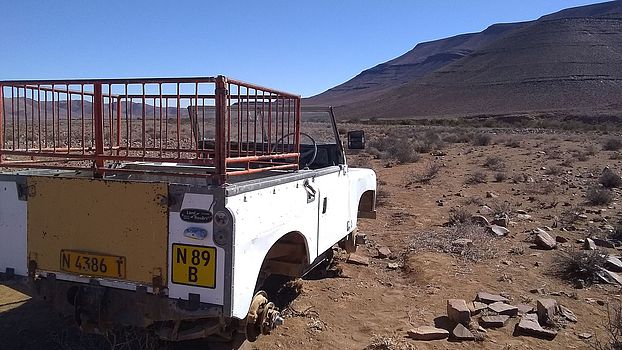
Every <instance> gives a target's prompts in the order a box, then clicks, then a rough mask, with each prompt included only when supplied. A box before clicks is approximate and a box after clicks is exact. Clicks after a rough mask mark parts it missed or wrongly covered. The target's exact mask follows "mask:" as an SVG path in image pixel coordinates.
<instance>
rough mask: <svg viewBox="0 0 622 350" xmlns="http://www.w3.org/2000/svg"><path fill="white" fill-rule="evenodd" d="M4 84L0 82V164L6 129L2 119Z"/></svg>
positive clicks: (0, 162)
mask: <svg viewBox="0 0 622 350" xmlns="http://www.w3.org/2000/svg"><path fill="white" fill-rule="evenodd" d="M4 115H5V112H4V86H3V85H2V84H0V164H2V158H3V157H2V150H3V149H4V133H5V131H6V120H5V119H4Z"/></svg>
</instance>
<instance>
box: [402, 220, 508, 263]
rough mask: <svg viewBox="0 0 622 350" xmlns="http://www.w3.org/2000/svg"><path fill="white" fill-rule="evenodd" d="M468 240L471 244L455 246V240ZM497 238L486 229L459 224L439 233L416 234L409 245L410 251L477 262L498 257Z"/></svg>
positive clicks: (474, 225)
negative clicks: (448, 255)
mask: <svg viewBox="0 0 622 350" xmlns="http://www.w3.org/2000/svg"><path fill="white" fill-rule="evenodd" d="M459 238H465V239H470V240H471V241H472V244H467V245H457V244H454V243H453V242H454V241H455V240H456V239H459ZM497 240H498V238H497V237H494V236H493V235H491V234H490V233H489V232H488V231H487V229H486V228H484V227H482V226H479V225H476V224H472V223H467V224H460V225H455V226H451V227H447V228H444V229H442V230H439V231H425V232H418V233H417V234H416V236H415V238H414V239H413V240H412V241H411V244H410V245H409V248H410V251H411V252H413V253H417V252H424V251H427V252H437V253H446V254H451V255H454V256H458V257H460V258H461V259H463V260H465V261H470V262H478V261H481V260H486V259H492V258H495V257H497V256H498V247H497V245H498V243H497Z"/></svg>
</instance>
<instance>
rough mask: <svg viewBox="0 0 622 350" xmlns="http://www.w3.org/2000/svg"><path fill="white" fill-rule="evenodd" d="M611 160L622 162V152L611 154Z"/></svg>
mask: <svg viewBox="0 0 622 350" xmlns="http://www.w3.org/2000/svg"><path fill="white" fill-rule="evenodd" d="M609 159H611V160H622V152H615V153H611V156H609Z"/></svg>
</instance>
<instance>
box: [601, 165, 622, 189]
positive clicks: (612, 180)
mask: <svg viewBox="0 0 622 350" xmlns="http://www.w3.org/2000/svg"><path fill="white" fill-rule="evenodd" d="M598 182H600V184H601V185H603V187H605V188H619V187H622V178H621V177H620V175H618V174H616V173H615V172H614V171H613V170H611V169H609V168H606V169H605V170H603V173H602V174H601V175H600V178H599V179H598Z"/></svg>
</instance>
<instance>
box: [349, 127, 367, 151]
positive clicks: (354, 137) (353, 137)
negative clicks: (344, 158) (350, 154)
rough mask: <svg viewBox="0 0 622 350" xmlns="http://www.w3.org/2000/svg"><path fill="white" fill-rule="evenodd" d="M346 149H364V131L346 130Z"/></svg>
mask: <svg viewBox="0 0 622 350" xmlns="http://www.w3.org/2000/svg"><path fill="white" fill-rule="evenodd" d="M348 149H365V131H363V130H354V131H348Z"/></svg>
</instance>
